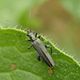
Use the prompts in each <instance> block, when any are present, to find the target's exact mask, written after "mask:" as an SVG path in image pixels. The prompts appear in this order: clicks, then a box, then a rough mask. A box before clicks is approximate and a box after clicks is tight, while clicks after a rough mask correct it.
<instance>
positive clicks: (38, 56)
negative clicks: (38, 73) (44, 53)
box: [37, 53, 41, 61]
mask: <svg viewBox="0 0 80 80" xmlns="http://www.w3.org/2000/svg"><path fill="white" fill-rule="evenodd" d="M37 59H38V61H40V60H41V57H40V55H39V54H38V53H37Z"/></svg>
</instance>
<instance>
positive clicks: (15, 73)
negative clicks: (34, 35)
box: [0, 29, 80, 80]
mask: <svg viewBox="0 0 80 80" xmlns="http://www.w3.org/2000/svg"><path fill="white" fill-rule="evenodd" d="M27 40H28V38H27V37H26V32H24V31H21V30H14V29H0V80H80V66H79V65H78V63H76V62H75V61H74V60H73V59H72V58H70V57H69V56H66V55H65V54H64V53H63V52H61V51H60V50H58V49H57V48H56V47H55V46H54V45H53V44H51V43H50V42H48V44H50V45H52V47H53V54H52V57H53V60H54V61H55V67H54V71H53V74H52V75H50V74H49V73H48V66H47V65H46V64H45V62H43V61H40V62H39V61H38V60H37V59H36V51H35V50H34V49H33V48H31V49H28V47H29V46H30V45H31V43H30V42H28V41H27Z"/></svg>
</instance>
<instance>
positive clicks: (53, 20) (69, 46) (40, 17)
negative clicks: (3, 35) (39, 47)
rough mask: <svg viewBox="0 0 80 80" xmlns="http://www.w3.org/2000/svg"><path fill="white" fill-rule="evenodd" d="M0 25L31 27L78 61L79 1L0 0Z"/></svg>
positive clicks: (79, 45)
mask: <svg viewBox="0 0 80 80" xmlns="http://www.w3.org/2000/svg"><path fill="white" fill-rule="evenodd" d="M0 28H19V29H26V28H32V29H35V30H36V31H39V32H40V33H42V34H43V35H45V36H47V37H48V38H49V39H51V40H52V41H53V42H54V44H55V45H56V46H57V47H58V48H60V49H61V50H63V51H64V52H66V53H67V54H69V55H71V56H73V57H74V58H75V59H76V60H78V61H79V63H80V0H0Z"/></svg>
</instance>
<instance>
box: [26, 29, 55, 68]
mask: <svg viewBox="0 0 80 80" xmlns="http://www.w3.org/2000/svg"><path fill="white" fill-rule="evenodd" d="M37 35H38V34H37V33H36V32H33V31H32V30H28V31H27V36H28V37H29V39H30V40H28V41H30V42H31V44H32V45H31V46H30V48H31V47H33V48H34V49H35V50H36V51H37V55H38V56H37V59H38V60H39V61H40V60H41V59H43V61H44V62H45V63H46V64H47V65H48V66H49V67H50V68H51V67H54V65H55V63H54V61H53V59H52V57H51V55H50V54H49V52H48V50H47V49H46V47H45V45H44V43H43V42H42V41H41V40H40V39H39V38H38V36H37Z"/></svg>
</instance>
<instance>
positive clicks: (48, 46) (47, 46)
mask: <svg viewBox="0 0 80 80" xmlns="http://www.w3.org/2000/svg"><path fill="white" fill-rule="evenodd" d="M45 47H46V48H49V49H50V52H51V54H52V52H53V51H52V47H51V46H50V45H45Z"/></svg>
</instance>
